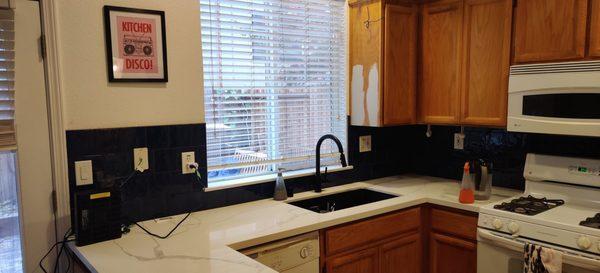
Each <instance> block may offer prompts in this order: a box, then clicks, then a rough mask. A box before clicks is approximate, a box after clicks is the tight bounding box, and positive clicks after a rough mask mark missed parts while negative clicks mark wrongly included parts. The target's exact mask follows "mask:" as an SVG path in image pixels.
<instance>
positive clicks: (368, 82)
mask: <svg viewBox="0 0 600 273" xmlns="http://www.w3.org/2000/svg"><path fill="white" fill-rule="evenodd" d="M382 13H383V3H382V2H381V1H369V2H358V3H356V4H355V5H352V6H350V8H349V17H350V19H349V20H350V56H349V62H350V106H351V107H350V122H351V124H352V125H360V126H381V82H382V80H383V77H382V75H383V74H381V73H382V71H381V70H382V65H383V62H382V57H383V53H382V42H383V37H382V36H383V32H382V31H383V27H382V24H383V19H382V16H383V14H382ZM365 22H369V23H368V25H367V24H366V23H365Z"/></svg>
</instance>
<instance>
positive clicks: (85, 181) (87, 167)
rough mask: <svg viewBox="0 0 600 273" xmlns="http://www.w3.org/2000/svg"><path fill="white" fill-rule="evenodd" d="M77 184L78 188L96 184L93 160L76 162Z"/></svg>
mask: <svg viewBox="0 0 600 273" xmlns="http://www.w3.org/2000/svg"><path fill="white" fill-rule="evenodd" d="M75 184H76V185H77V186H85V185H91V184H94V172H93V169H92V161H91V160H84V161H75Z"/></svg>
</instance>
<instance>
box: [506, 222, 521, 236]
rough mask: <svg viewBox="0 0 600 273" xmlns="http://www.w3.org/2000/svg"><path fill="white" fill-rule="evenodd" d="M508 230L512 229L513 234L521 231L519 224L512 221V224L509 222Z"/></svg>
mask: <svg viewBox="0 0 600 273" xmlns="http://www.w3.org/2000/svg"><path fill="white" fill-rule="evenodd" d="M508 231H510V233H512V234H515V233H517V231H519V224H517V223H515V222H510V224H508Z"/></svg>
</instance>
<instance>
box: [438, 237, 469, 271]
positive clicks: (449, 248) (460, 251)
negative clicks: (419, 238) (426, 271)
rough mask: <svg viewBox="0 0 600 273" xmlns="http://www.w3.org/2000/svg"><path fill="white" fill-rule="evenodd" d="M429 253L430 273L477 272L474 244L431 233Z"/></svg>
mask: <svg viewBox="0 0 600 273" xmlns="http://www.w3.org/2000/svg"><path fill="white" fill-rule="evenodd" d="M429 251H430V253H429V264H430V266H429V268H430V273H457V272H460V273H476V272H477V245H476V243H475V242H472V241H466V240H463V239H458V238H454V237H449V236H446V235H443V234H439V233H435V232H432V233H431V237H430V242H429Z"/></svg>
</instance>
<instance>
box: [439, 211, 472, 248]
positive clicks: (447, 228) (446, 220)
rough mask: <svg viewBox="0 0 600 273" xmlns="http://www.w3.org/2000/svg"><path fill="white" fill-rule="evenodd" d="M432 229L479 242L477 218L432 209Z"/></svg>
mask: <svg viewBox="0 0 600 273" xmlns="http://www.w3.org/2000/svg"><path fill="white" fill-rule="evenodd" d="M430 217H431V219H430V222H431V229H433V230H435V231H438V232H442V233H446V234H452V235H455V236H458V237H463V238H465V239H470V240H477V216H476V215H470V214H466V213H459V212H453V211H448V210H442V209H437V208H432V209H431V216H430Z"/></svg>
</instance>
